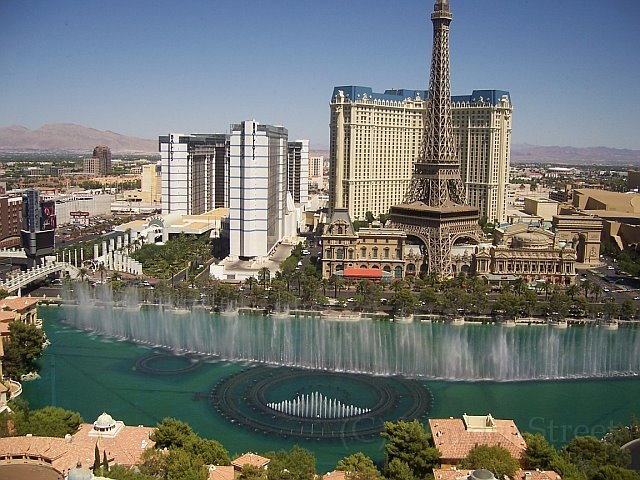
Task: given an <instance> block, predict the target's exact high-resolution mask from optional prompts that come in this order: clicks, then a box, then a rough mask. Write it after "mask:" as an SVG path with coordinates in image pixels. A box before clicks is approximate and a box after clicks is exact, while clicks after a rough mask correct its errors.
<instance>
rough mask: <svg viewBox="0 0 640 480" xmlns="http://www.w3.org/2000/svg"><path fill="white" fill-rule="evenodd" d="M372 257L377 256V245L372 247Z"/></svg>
mask: <svg viewBox="0 0 640 480" xmlns="http://www.w3.org/2000/svg"><path fill="white" fill-rule="evenodd" d="M373 258H378V247H373Z"/></svg>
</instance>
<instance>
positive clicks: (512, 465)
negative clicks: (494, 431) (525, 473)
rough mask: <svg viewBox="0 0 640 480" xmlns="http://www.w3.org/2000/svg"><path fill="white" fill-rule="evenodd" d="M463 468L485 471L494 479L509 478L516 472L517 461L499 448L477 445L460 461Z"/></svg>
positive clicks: (503, 449) (506, 451)
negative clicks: (494, 477) (491, 474)
mask: <svg viewBox="0 0 640 480" xmlns="http://www.w3.org/2000/svg"><path fill="white" fill-rule="evenodd" d="M461 466H462V467H463V468H473V469H485V470H489V471H490V472H493V474H494V475H495V476H496V478H499V479H500V478H511V477H513V475H514V474H515V473H516V471H517V470H518V467H519V465H518V461H517V460H516V459H515V458H513V457H512V456H511V453H509V451H508V450H506V449H505V448H502V447H499V446H489V445H478V446H477V447H475V448H473V449H471V451H470V452H469V454H468V455H467V458H465V459H464V460H463V461H462V464H461Z"/></svg>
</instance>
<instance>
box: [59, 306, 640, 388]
mask: <svg viewBox="0 0 640 480" xmlns="http://www.w3.org/2000/svg"><path fill="white" fill-rule="evenodd" d="M65 309H66V316H67V320H66V322H67V323H69V324H71V325H73V326H75V327H76V328H80V329H83V330H88V331H91V332H94V333H96V334H100V335H106V336H110V337H115V338H120V339H126V340H129V341H133V342H139V343H145V344H150V345H161V346H165V347H168V348H171V349H172V350H174V351H178V352H201V353H204V354H207V355H212V356H217V357H220V358H222V359H227V360H234V361H252V362H260V363H265V364H273V365H286V366H295V367H303V368H310V369H318V370H328V371H342V372H360V373H369V374H376V375H403V376H408V377H425V378H440V379H449V380H485V379H486V380H538V379H560V378H577V377H583V378H584V377H607V376H621V375H637V374H638V373H640V329H639V328H637V327H634V326H623V327H620V330H619V331H610V330H606V329H603V328H596V327H589V326H584V327H571V328H568V329H556V328H550V327H544V326H530V327H529V326H519V327H517V328H510V329H505V328H498V327H495V326H487V325H473V324H466V325H460V326H455V327H452V326H450V325H446V324H441V323H417V322H416V323H407V324H401V323H392V322H386V321H375V320H362V321H359V322H335V321H331V320H330V319H327V318H311V317H301V318H298V317H294V316H290V317H285V318H282V317H281V318H270V317H269V316H252V315H241V316H238V315H233V316H221V315H212V314H210V313H209V312H207V311H204V310H194V311H192V312H191V313H190V314H188V315H173V314H171V313H170V311H167V310H164V309H163V308H160V307H157V308H154V307H150V308H142V309H140V310H139V311H131V310H124V309H116V308H114V306H113V304H112V303H108V302H101V303H100V305H97V304H96V303H91V302H80V303H79V304H78V305H76V306H73V307H65Z"/></svg>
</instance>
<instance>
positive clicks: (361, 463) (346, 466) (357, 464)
mask: <svg viewBox="0 0 640 480" xmlns="http://www.w3.org/2000/svg"><path fill="white" fill-rule="evenodd" d="M336 470H340V471H342V472H347V478H350V479H354V480H378V479H381V478H382V476H381V475H380V472H379V471H378V469H377V468H376V466H375V464H374V463H373V460H371V459H370V458H369V457H367V456H366V455H365V454H364V453H362V452H358V453H354V454H353V455H349V456H348V457H344V458H343V459H342V460H340V461H339V462H338V464H337V465H336Z"/></svg>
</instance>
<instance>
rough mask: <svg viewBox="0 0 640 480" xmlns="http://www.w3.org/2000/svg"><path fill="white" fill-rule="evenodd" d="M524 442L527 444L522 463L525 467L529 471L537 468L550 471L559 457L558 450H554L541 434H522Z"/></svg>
mask: <svg viewBox="0 0 640 480" xmlns="http://www.w3.org/2000/svg"><path fill="white" fill-rule="evenodd" d="M522 437H523V438H524V441H525V442H526V443H527V449H526V450H525V451H524V454H523V456H522V461H523V462H524V466H525V467H526V468H528V469H529V470H535V469H537V468H539V469H541V470H549V469H550V468H552V464H553V462H554V460H556V458H557V457H558V453H557V452H556V449H555V448H553V445H551V444H550V443H549V442H548V441H547V439H546V438H544V436H543V435H542V434H541V433H536V434H533V433H529V432H524V433H523V434H522Z"/></svg>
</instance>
